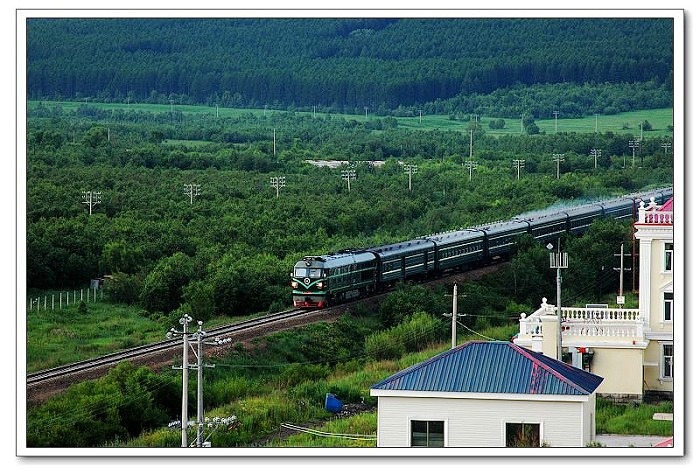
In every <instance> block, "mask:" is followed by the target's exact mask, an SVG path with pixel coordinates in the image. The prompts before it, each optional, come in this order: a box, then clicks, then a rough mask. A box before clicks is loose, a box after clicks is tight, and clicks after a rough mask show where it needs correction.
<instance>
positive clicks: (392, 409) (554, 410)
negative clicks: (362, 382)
mask: <svg viewBox="0 0 700 474" xmlns="http://www.w3.org/2000/svg"><path fill="white" fill-rule="evenodd" d="M492 395H493V394H484V397H487V396H492ZM501 396H502V395H501ZM531 397H532V398H531V399H528V400H508V399H499V398H498V396H496V397H494V398H491V399H488V398H482V399H464V398H435V397H429V398H426V397H392V396H379V397H378V416H377V418H378V419H377V446H378V447H408V446H410V444H411V440H410V426H411V423H410V422H411V420H433V421H440V420H444V421H445V440H446V445H447V447H505V424H506V423H507V422H509V423H538V424H540V435H541V440H542V442H543V443H546V444H547V445H548V446H551V447H581V446H586V444H588V443H589V442H590V441H593V440H594V439H595V396H590V397H573V396H571V397H566V399H567V400H565V401H557V400H552V399H550V400H546V399H543V397H542V396H541V395H531ZM591 425H592V426H591Z"/></svg>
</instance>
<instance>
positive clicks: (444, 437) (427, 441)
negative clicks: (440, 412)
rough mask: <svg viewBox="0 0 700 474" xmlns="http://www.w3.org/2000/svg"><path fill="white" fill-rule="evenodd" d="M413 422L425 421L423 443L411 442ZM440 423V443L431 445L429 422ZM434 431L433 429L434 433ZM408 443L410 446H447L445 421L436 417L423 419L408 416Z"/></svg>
mask: <svg viewBox="0 0 700 474" xmlns="http://www.w3.org/2000/svg"><path fill="white" fill-rule="evenodd" d="M414 423H425V424H426V425H425V428H426V431H425V432H426V440H425V443H426V444H425V445H420V444H413V443H414V436H413V433H414V428H413V426H414ZM431 423H440V424H441V425H442V444H441V445H439V446H438V445H431V444H430V433H431V431H430V424H431ZM435 432H436V431H433V433H435ZM408 445H409V447H411V448H444V447H447V421H446V420H436V419H423V418H410V419H409V420H408Z"/></svg>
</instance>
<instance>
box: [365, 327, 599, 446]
mask: <svg viewBox="0 0 700 474" xmlns="http://www.w3.org/2000/svg"><path fill="white" fill-rule="evenodd" d="M602 381H603V379H602V378H601V377H599V376H597V375H595V374H592V373H590V372H587V371H584V370H581V369H578V368H576V367H573V366H571V365H569V364H566V363H564V362H561V361H558V360H556V359H553V358H550V357H547V356H545V355H543V354H541V353H538V352H534V351H531V350H529V349H526V348H523V347H520V346H518V345H516V344H513V343H511V342H504V341H495V342H494V341H472V342H468V343H466V344H463V345H461V346H457V347H455V348H453V349H451V350H449V351H446V352H444V353H442V354H439V355H437V356H435V357H433V358H431V359H429V360H427V361H425V362H422V363H419V364H417V365H414V366H412V367H409V368H407V369H405V370H403V371H401V372H398V373H396V374H394V375H392V376H391V377H389V378H387V379H386V380H383V381H381V382H379V383H377V384H375V385H373V386H372V388H371V389H370V395H371V396H375V397H377V399H378V406H377V408H378V410H377V446H378V447H538V446H542V445H546V446H552V447H582V446H586V445H587V444H588V443H590V442H592V441H594V440H595V403H596V397H595V392H596V389H597V388H598V386H599V385H600V384H601V382H602Z"/></svg>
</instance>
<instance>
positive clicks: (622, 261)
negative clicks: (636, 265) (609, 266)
mask: <svg viewBox="0 0 700 474" xmlns="http://www.w3.org/2000/svg"><path fill="white" fill-rule="evenodd" d="M614 255H615V256H616V257H620V267H619V268H617V267H613V270H616V271H619V272H620V289H619V290H618V291H619V292H618V295H617V304H618V306H620V307H622V305H624V304H625V295H624V290H623V283H622V282H623V278H622V275H623V272H629V271H630V270H632V269H631V268H625V257H630V256H631V254H629V253H625V244H624V243H622V244H620V253H616V254H614Z"/></svg>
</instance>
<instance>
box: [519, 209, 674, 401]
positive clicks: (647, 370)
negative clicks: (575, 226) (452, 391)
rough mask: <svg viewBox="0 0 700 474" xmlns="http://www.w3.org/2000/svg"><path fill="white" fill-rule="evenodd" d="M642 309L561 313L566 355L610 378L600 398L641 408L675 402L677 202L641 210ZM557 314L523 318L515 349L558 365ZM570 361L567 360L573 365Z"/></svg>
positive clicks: (551, 309)
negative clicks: (651, 402) (660, 400)
mask: <svg viewBox="0 0 700 474" xmlns="http://www.w3.org/2000/svg"><path fill="white" fill-rule="evenodd" d="M635 228H636V229H637V231H636V233H635V237H636V238H637V239H638V240H639V309H620V308H590V307H589V308H570V307H563V308H561V314H560V320H561V329H560V330H561V347H562V352H563V353H564V355H568V357H570V362H571V363H572V364H573V365H575V366H577V367H579V368H583V369H585V370H589V371H591V372H593V373H595V374H598V375H600V376H601V377H603V378H604V382H603V383H602V385H601V386H600V388H599V389H598V393H599V394H600V395H602V396H608V397H610V398H615V399H631V400H642V399H643V398H644V397H645V396H646V397H649V396H654V397H659V396H663V397H665V398H671V397H672V395H673V334H674V333H673V319H674V307H673V262H674V259H673V199H670V200H669V201H668V202H666V203H665V204H664V205H663V206H658V205H657V204H656V203H655V202H654V200H653V199H652V200H651V202H650V203H648V205H647V204H645V203H644V202H641V203H640V206H639V212H638V218H637V222H635ZM557 321H558V318H557V308H556V307H555V306H554V305H551V304H548V303H547V300H546V299H544V298H543V303H542V306H541V307H540V308H539V309H538V310H537V311H535V312H534V313H532V314H531V315H529V316H525V314H523V315H521V319H520V331H519V333H518V335H517V336H516V337H515V338H514V339H513V342H514V343H516V344H518V345H520V346H523V347H528V348H531V349H533V350H535V351H541V352H543V353H544V354H547V355H550V356H552V357H556V354H557V350H558V349H557V344H558V340H557V327H558V324H557ZM567 360H569V359H567Z"/></svg>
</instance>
